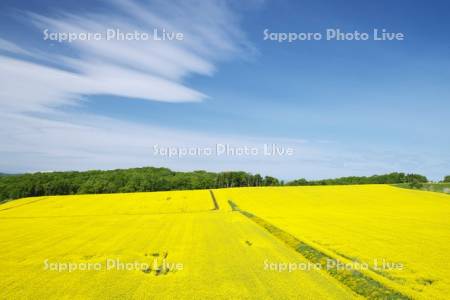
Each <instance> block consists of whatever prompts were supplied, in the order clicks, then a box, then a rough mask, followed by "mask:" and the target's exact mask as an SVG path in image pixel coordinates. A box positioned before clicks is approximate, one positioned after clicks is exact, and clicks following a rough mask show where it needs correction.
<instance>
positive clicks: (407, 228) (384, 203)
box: [216, 185, 450, 299]
mask: <svg viewBox="0 0 450 300" xmlns="http://www.w3.org/2000/svg"><path fill="white" fill-rule="evenodd" d="M216 194H217V195H219V198H221V199H232V201H233V202H235V203H236V204H237V205H238V206H239V207H240V208H241V209H242V210H245V211H248V212H251V213H252V214H254V215H256V216H258V217H260V218H262V219H264V220H265V221H267V222H270V223H271V224H273V225H275V226H277V227H278V228H281V229H283V230H285V231H286V232H288V233H290V234H292V235H294V236H295V237H297V238H298V239H299V240H301V241H304V242H306V243H307V244H308V245H312V246H313V247H314V248H315V249H318V250H320V251H322V252H324V253H328V254H329V255H330V256H333V257H336V258H338V259H340V260H341V261H350V262H351V261H357V262H366V263H368V264H369V265H372V266H373V265H374V260H375V259H376V260H377V261H378V265H379V264H380V262H382V261H383V260H384V261H386V262H389V263H401V264H402V265H403V266H404V267H403V268H401V269H400V268H384V269H381V270H376V272H370V270H369V272H368V273H371V274H373V273H376V274H375V275H372V276H376V275H377V274H378V275H381V278H379V281H382V282H383V283H385V284H386V285H388V286H390V287H393V288H395V289H396V290H399V291H401V292H403V293H405V294H407V295H410V296H411V297H414V298H422V299H445V298H446V297H447V295H448V294H449V293H450V279H449V278H450V263H449V260H448V259H447V258H446V257H447V255H448V253H450V219H449V216H450V197H449V196H448V195H445V194H438V193H429V192H424V191H416V190H407V189H400V188H395V187H391V186H388V185H360V186H318V187H283V188H248V189H247V188H246V189H223V190H220V191H219V192H217V193H216ZM389 267H392V265H391V266H389ZM372 269H374V268H372ZM383 277H384V279H383Z"/></svg>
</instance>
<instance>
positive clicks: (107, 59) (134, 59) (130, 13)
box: [0, 0, 246, 112]
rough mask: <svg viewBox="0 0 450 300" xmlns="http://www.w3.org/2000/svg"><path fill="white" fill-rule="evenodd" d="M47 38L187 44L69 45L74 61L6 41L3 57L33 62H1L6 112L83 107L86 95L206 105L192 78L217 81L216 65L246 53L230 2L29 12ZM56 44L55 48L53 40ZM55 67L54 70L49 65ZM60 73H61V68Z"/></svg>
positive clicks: (129, 3)
mask: <svg viewBox="0 0 450 300" xmlns="http://www.w3.org/2000/svg"><path fill="white" fill-rule="evenodd" d="M27 16H28V18H27V19H28V20H29V21H30V22H31V23H32V24H33V25H34V26H35V27H36V28H37V29H38V30H39V34H40V35H41V34H42V35H43V30H44V29H48V30H49V32H59V33H61V32H73V33H80V32H89V33H98V32H99V33H105V32H106V30H107V29H119V30H120V31H122V32H134V31H138V32H147V33H150V34H153V30H154V29H157V30H160V32H161V30H162V29H163V28H164V29H165V30H166V31H173V32H182V33H183V34H184V40H183V41H169V40H165V41H154V40H146V41H142V40H141V41H123V40H100V41H98V40H90V41H75V42H72V43H68V42H66V43H65V44H64V45H60V44H59V43H58V42H54V41H53V43H54V44H56V47H59V48H58V49H64V47H66V48H69V49H70V48H71V51H69V52H67V53H72V55H70V56H68V55H60V54H58V55H51V54H47V55H45V54H42V53H43V51H41V50H31V49H30V50H25V49H24V47H22V46H19V45H16V44H14V43H12V42H10V41H8V40H5V39H0V50H4V51H6V52H7V53H14V54H20V55H25V56H29V58H30V59H27V60H24V59H19V58H17V57H14V58H13V57H8V56H2V55H0V80H1V81H2V83H3V84H2V85H3V86H4V88H3V89H2V90H1V91H0V96H1V100H0V101H1V104H2V108H3V109H8V110H9V111H21V112H25V111H26V112H32V111H48V110H49V109H55V108H58V107H60V106H63V105H67V104H76V103H78V102H79V101H80V100H81V99H82V96H84V95H114V96H121V97H125V98H138V99H143V100H150V101H165V102H186V101H201V100H203V99H205V98H206V97H207V96H206V95H204V94H203V93H201V92H199V91H197V90H195V89H193V88H190V87H188V86H187V85H186V84H185V83H184V80H185V79H186V78H187V76H189V75H193V74H198V75H206V76H210V75H212V74H213V73H214V71H215V69H216V66H215V64H216V63H218V62H220V61H221V60H223V59H226V58H228V57H230V56H235V55H238V54H239V53H240V51H244V49H245V47H246V46H245V45H244V44H245V43H243V42H242V41H245V38H244V34H243V33H242V31H241V30H240V29H239V26H238V21H237V20H236V18H235V16H234V14H233V13H232V11H231V10H230V9H229V7H228V6H227V5H226V4H225V2H222V1H193V2H192V3H189V4H188V3H187V2H186V1H174V2H170V3H169V2H162V1H150V2H147V4H138V3H137V2H134V1H121V0H116V1H113V6H112V8H111V10H110V11H109V12H108V13H102V14H84V15H73V14H68V13H61V14H60V15H59V16H58V17H49V16H42V15H37V14H35V13H27ZM45 42H46V43H47V46H48V44H50V43H51V42H52V41H45ZM49 62H51V64H49ZM55 66H56V67H55Z"/></svg>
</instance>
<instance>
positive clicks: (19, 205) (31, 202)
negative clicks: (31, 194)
mask: <svg viewBox="0 0 450 300" xmlns="http://www.w3.org/2000/svg"><path fill="white" fill-rule="evenodd" d="M47 198H48V197H44V198H40V199H36V200H32V201H29V202H27V203H23V204H18V205H15V206H11V207H7V208H2V209H0V211H5V210H10V209H13V208H17V207H22V206H25V205H29V204H33V203H36V202H39V201H43V200H45V199H47ZM12 201H13V200H12ZM8 202H9V201H7V202H3V203H8ZM3 203H1V204H3Z"/></svg>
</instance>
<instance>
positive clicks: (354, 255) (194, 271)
mask: <svg viewBox="0 0 450 300" xmlns="http://www.w3.org/2000/svg"><path fill="white" fill-rule="evenodd" d="M449 200H450V198H449V196H448V195H445V194H437V193H429V192H423V191H414V190H407V189H400V188H395V187H391V186H387V185H366V186H318V187H278V188H238V189H221V190H215V191H214V192H213V193H211V192H210V191H208V190H199V191H175V192H155V193H133V194H110V195H77V196H51V197H36V198H26V199H20V200H15V201H11V202H7V203H4V204H2V205H0V226H1V228H2V231H0V247H1V249H2V251H0V296H1V298H6V299H17V298H29V299H43V298H55V299H56V298H58V299H60V298H63V299H64V298H66V299H69V298H70V299H86V298H88V299H94V298H95V299H104V298H107V299H112V298H120V299H122V298H126V299H143V298H148V299H212V298H214V299H237V298H240V299H298V298H301V299H356V298H364V297H365V298H373V299H376V298H381V297H380V295H383V293H384V295H390V297H391V299H397V298H399V299H400V298H418V299H445V298H446V295H447V294H448V293H449V292H450V285H449V279H448V278H449V277H450V274H449V273H450V266H449V263H448V260H447V259H446V254H447V253H450V220H449V218H448V216H449V213H450V202H449ZM324 258H333V259H337V260H339V261H340V262H350V261H358V262H369V263H372V262H373V259H375V258H376V259H379V260H380V261H381V260H382V259H385V260H386V261H387V262H390V263H394V262H395V263H402V264H404V268H403V269H402V270H385V269H383V270H374V269H373V268H372V269H369V270H362V271H361V272H353V271H352V272H337V273H333V272H329V271H327V270H324V269H314V268H311V269H308V270H300V269H292V270H291V271H289V270H287V269H282V267H284V268H285V267H286V264H295V265H296V266H297V267H298V266H300V265H302V266H310V265H312V264H313V263H318V262H320V261H321V260H323V259H324ZM126 263H128V265H125V264H126ZM268 264H270V266H271V267H269V268H268V267H267V265H268ZM274 266H275V267H274ZM277 266H278V267H277ZM68 268H71V270H68ZM86 269H87V270H86ZM353 280H354V281H353ZM367 287H368V288H367ZM361 291H362V292H361ZM364 293H366V294H364Z"/></svg>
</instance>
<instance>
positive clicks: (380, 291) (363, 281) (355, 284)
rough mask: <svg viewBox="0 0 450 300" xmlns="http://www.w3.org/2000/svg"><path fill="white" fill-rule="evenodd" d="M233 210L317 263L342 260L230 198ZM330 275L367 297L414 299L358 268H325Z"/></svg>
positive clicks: (325, 263)
mask: <svg viewBox="0 0 450 300" xmlns="http://www.w3.org/2000/svg"><path fill="white" fill-rule="evenodd" d="M228 203H229V205H230V207H231V210H232V211H234V212H238V213H240V214H242V215H244V216H245V217H247V218H249V219H250V220H252V221H253V222H255V223H256V224H257V225H259V226H261V227H262V228H264V229H266V230H267V231H268V232H269V233H271V234H272V235H273V236H275V237H276V238H277V239H279V240H281V241H282V242H284V243H285V244H286V245H287V246H289V247H291V248H292V249H294V250H295V251H296V252H298V253H300V254H301V255H302V256H303V257H305V258H306V259H308V260H309V261H311V262H312V263H315V264H320V265H322V266H326V265H327V264H328V260H332V261H334V262H340V261H339V259H337V258H335V257H332V256H330V255H328V254H326V253H324V252H323V251H321V250H319V249H316V248H315V247H314V246H311V245H310V244H308V243H305V242H303V241H301V240H299V239H298V238H297V237H295V236H294V235H292V234H290V233H288V232H286V231H284V230H283V229H281V228H278V227H276V226H275V225H272V224H271V223H269V222H267V221H266V220H264V219H262V218H260V217H258V216H256V215H254V214H252V213H250V212H247V211H244V210H241V209H240V208H239V206H238V205H237V204H236V203H234V202H233V201H231V200H228ZM323 270H324V271H326V272H327V273H328V274H329V275H331V276H332V277H334V278H335V279H337V280H338V281H339V282H341V283H342V284H344V285H345V286H347V287H348V288H350V289H351V290H353V291H354V292H355V293H357V294H359V295H361V296H363V297H365V298H367V299H412V298H411V297H410V296H408V295H405V294H402V293H401V292H399V291H397V290H395V289H393V288H391V287H388V286H386V285H385V284H383V283H382V282H380V281H378V280H376V279H374V278H372V277H370V276H369V275H367V274H365V273H363V272H361V271H358V270H340V269H334V268H332V269H329V268H324V269H323Z"/></svg>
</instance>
